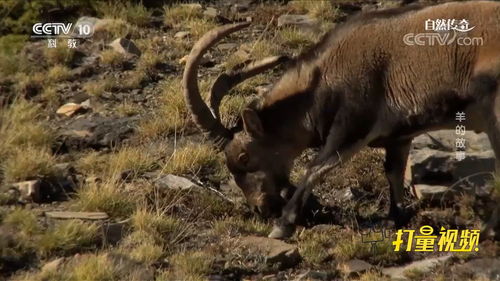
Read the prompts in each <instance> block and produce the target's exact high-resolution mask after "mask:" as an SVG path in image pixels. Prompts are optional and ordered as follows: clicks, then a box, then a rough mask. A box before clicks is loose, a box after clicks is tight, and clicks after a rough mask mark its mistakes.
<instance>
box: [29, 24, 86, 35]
mask: <svg viewBox="0 0 500 281" xmlns="http://www.w3.org/2000/svg"><path fill="white" fill-rule="evenodd" d="M32 31H33V34H32V35H31V37H32V38H55V37H63V38H89V37H92V35H93V34H94V26H93V24H92V23H91V22H85V21H84V22H78V23H77V24H76V25H73V23H60V22H55V23H41V22H38V23H35V24H34V25H33V28H32Z"/></svg>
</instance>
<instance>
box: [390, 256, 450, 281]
mask: <svg viewBox="0 0 500 281" xmlns="http://www.w3.org/2000/svg"><path fill="white" fill-rule="evenodd" d="M451 257H452V255H449V254H448V255H445V256H441V257H437V258H427V259H423V260H419V261H414V262H412V263H410V264H407V265H403V266H394V267H386V268H383V269H382V273H383V274H385V275H388V276H389V277H391V280H403V281H406V280H409V278H408V277H406V276H405V272H407V271H412V270H418V271H419V272H422V273H427V272H430V271H431V270H432V269H433V268H434V267H436V265H438V264H439V263H442V262H446V261H447V260H449V259H450V258H451Z"/></svg>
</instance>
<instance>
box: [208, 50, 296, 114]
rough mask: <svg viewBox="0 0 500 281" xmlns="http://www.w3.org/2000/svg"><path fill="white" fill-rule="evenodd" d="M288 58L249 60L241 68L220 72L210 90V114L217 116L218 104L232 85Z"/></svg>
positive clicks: (275, 57) (276, 57)
mask: <svg viewBox="0 0 500 281" xmlns="http://www.w3.org/2000/svg"><path fill="white" fill-rule="evenodd" d="M289 60H290V58H289V57H287V56H274V57H267V58H264V59H262V60H259V61H254V62H251V63H250V64H248V65H247V66H245V67H244V68H243V69H240V70H234V69H233V70H231V71H228V72H226V73H223V74H221V75H220V76H219V77H217V79H216V80H215V83H214V84H213V86H212V90H211V91H210V110H211V111H212V114H213V115H214V116H216V117H217V118H219V106H220V103H221V101H222V98H224V96H225V95H226V94H227V93H228V92H229V90H231V89H232V88H233V87H234V86H236V85H238V84H239V83H241V82H242V81H244V80H246V79H248V78H251V77H253V76H255V75H257V74H259V73H262V72H264V71H266V70H268V69H271V68H273V67H275V66H277V65H279V64H282V63H284V62H287V61H289Z"/></svg>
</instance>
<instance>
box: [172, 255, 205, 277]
mask: <svg viewBox="0 0 500 281" xmlns="http://www.w3.org/2000/svg"><path fill="white" fill-rule="evenodd" d="M169 260H170V262H171V264H172V271H171V273H172V275H173V276H175V278H176V279H180V280H190V281H198V280H200V281H201V280H206V275H208V274H209V273H210V266H211V265H212V263H213V262H214V257H213V255H212V254H210V253H206V252H202V251H189V252H184V253H179V254H175V255H173V256H171V257H170V259H169Z"/></svg>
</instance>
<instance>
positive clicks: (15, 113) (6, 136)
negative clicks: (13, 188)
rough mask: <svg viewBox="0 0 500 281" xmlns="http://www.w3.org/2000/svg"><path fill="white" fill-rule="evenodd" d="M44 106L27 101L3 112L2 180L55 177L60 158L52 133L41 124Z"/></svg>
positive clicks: (0, 126)
mask: <svg viewBox="0 0 500 281" xmlns="http://www.w3.org/2000/svg"><path fill="white" fill-rule="evenodd" d="M40 110H41V109H40V106H39V105H36V104H33V103H30V102H27V101H25V100H23V99H19V100H16V101H15V102H14V103H13V104H11V105H10V107H8V108H6V109H4V110H2V111H0V135H1V136H2V138H0V174H1V176H0V178H3V180H4V181H6V182H15V181H20V180H26V179H33V178H37V177H44V176H51V175H52V174H53V166H54V165H55V163H56V157H55V156H53V155H52V154H51V152H50V146H51V144H52V142H53V140H54V137H53V134H52V131H51V130H50V128H49V127H48V126H46V125H45V123H43V122H41V121H39V119H40Z"/></svg>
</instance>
